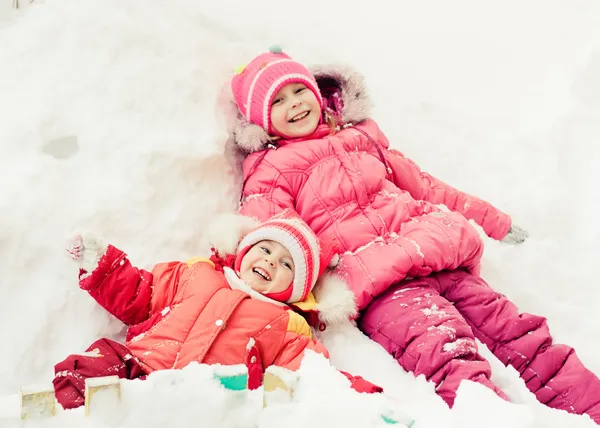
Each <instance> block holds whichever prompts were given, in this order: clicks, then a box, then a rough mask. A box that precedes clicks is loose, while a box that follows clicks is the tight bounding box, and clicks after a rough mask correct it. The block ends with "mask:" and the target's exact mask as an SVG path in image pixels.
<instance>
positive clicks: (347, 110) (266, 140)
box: [223, 65, 371, 155]
mask: <svg viewBox="0 0 600 428" xmlns="http://www.w3.org/2000/svg"><path fill="white" fill-rule="evenodd" d="M310 71H311V72H312V74H313V76H314V77H315V79H316V81H317V84H318V85H319V89H320V91H321V94H322V96H323V99H324V103H325V105H327V106H328V107H329V108H331V109H333V110H334V114H335V116H336V117H337V118H338V122H340V123H339V124H340V125H342V126H343V125H347V124H350V123H352V124H356V123H359V122H362V121H363V120H365V119H367V118H368V117H369V114H370V109H371V100H370V98H369V95H368V93H367V88H366V85H365V81H364V78H363V76H362V75H361V74H360V73H358V72H357V71H355V70H353V69H351V68H349V67H347V66H341V65H338V66H324V65H323V66H315V67H311V68H310ZM336 93H337V94H339V95H340V97H341V100H342V103H336V102H335V100H334V99H333V96H334V94H336ZM223 97H224V98H225V99H226V106H225V109H226V111H225V115H226V118H225V120H226V121H227V126H228V132H229V134H230V135H231V136H232V138H233V142H234V143H235V144H236V145H237V147H238V148H239V150H240V151H242V152H243V153H244V154H246V155H248V154H250V153H253V152H257V151H260V150H264V149H266V148H267V147H268V145H269V144H270V143H272V142H273V141H272V140H271V137H270V136H269V135H268V134H267V132H266V131H265V130H264V129H263V128H261V127H260V126H258V125H254V124H252V123H250V122H248V120H247V119H246V118H245V117H244V116H242V114H241V113H240V112H239V110H238V108H237V105H236V103H235V100H234V97H233V93H232V92H231V87H230V85H229V84H227V85H226V88H225V93H224V94H223ZM338 110H340V111H338Z"/></svg>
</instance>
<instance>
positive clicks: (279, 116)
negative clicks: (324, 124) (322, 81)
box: [271, 83, 321, 138]
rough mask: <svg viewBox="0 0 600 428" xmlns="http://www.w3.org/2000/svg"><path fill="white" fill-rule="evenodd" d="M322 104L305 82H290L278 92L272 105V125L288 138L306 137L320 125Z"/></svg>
mask: <svg viewBox="0 0 600 428" xmlns="http://www.w3.org/2000/svg"><path fill="white" fill-rule="evenodd" d="M320 118H321V106H320V105H319V101H318V100H317V97H316V96H315V94H314V93H313V91H311V90H310V89H308V88H307V87H306V86H305V85H304V84H303V83H290V84H288V85H285V86H284V87H283V88H281V89H280V90H279V92H277V94H276V95H275V98H273V104H272V105H271V126H272V127H273V129H274V130H275V131H277V133H278V134H279V135H283V136H285V137H287V138H299V137H306V136H307V135H310V134H312V133H313V132H315V129H317V126H318V125H319V120H320Z"/></svg>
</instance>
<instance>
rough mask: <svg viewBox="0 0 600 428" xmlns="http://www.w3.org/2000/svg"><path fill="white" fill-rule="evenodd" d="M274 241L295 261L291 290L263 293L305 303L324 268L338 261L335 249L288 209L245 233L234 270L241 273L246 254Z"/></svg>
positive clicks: (276, 298) (275, 297)
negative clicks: (259, 243) (257, 245)
mask: <svg viewBox="0 0 600 428" xmlns="http://www.w3.org/2000/svg"><path fill="white" fill-rule="evenodd" d="M265 240H269V241H275V242H278V243H279V244H281V245H283V246H284V247H285V248H286V249H287V250H288V251H289V252H290V254H291V256H292V259H293V261H294V267H295V270H294V280H293V282H292V284H291V285H290V287H289V288H288V289H286V290H284V291H282V292H279V293H270V294H266V296H267V297H270V298H271V299H274V300H278V301H280V302H286V303H295V302H302V301H304V300H306V298H307V297H308V294H309V293H310V292H311V291H312V289H313V287H314V286H315V284H316V283H317V279H318V278H319V277H320V276H321V274H322V273H323V272H324V271H325V269H326V268H327V267H332V266H333V265H335V263H336V262H337V256H335V247H334V246H333V245H324V243H323V242H322V241H321V240H320V239H319V238H318V237H317V235H315V233H314V232H313V231H312V230H311V229H310V227H309V226H308V225H307V224H306V223H305V222H304V221H303V220H302V219H301V218H300V217H298V215H297V214H296V213H294V212H293V211H291V210H285V211H283V212H282V213H280V214H278V215H276V216H274V217H272V218H271V219H269V220H267V221H266V222H264V223H262V224H261V225H260V226H258V227H257V228H256V229H254V230H253V231H252V232H250V233H248V234H247V235H246V236H245V237H244V238H243V239H242V240H241V241H240V243H239V245H238V249H237V254H236V259H235V266H234V268H235V270H236V272H239V271H240V267H241V265H242V259H243V258H244V256H245V255H246V253H247V252H248V251H249V250H250V249H251V248H252V247H253V246H254V245H255V244H256V243H258V242H260V241H265Z"/></svg>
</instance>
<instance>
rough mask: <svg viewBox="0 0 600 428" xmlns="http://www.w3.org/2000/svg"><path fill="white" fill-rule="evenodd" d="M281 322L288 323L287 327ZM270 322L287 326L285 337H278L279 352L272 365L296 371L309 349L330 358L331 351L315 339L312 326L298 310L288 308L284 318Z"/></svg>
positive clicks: (274, 324)
mask: <svg viewBox="0 0 600 428" xmlns="http://www.w3.org/2000/svg"><path fill="white" fill-rule="evenodd" d="M280 323H284V324H286V325H285V327H284V326H283V325H282V324H280ZM270 324H271V325H273V326H277V325H281V326H282V327H284V328H285V330H284V331H285V333H284V335H283V339H278V342H279V341H280V342H279V343H280V344H279V347H278V348H277V354H276V355H275V358H274V359H273V361H272V363H271V364H272V365H276V366H280V367H285V368H286V369H288V370H292V371H296V370H298V369H299V368H300V363H301V362H302V359H303V358H304V353H305V351H306V350H307V349H310V350H311V351H314V352H317V353H319V354H323V355H324V356H325V358H329V353H328V352H327V349H326V348H325V346H323V345H322V344H321V343H320V342H318V341H316V340H314V339H313V337H312V331H311V329H310V326H309V325H308V323H307V322H306V320H305V319H304V318H303V317H302V316H301V315H299V314H297V313H296V312H294V311H292V310H288V311H286V313H285V315H283V317H282V318H279V319H278V320H276V321H273V322H272V323H270ZM279 337H281V336H279ZM263 345H267V346H268V345H269V344H268V343H265V344H263ZM271 346H272V344H271Z"/></svg>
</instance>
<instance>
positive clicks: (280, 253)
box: [240, 241, 294, 294]
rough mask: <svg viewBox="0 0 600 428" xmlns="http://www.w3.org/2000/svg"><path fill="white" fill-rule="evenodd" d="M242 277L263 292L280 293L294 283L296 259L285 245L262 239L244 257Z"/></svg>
mask: <svg viewBox="0 0 600 428" xmlns="http://www.w3.org/2000/svg"><path fill="white" fill-rule="evenodd" d="M240 278H242V279H243V280H244V282H246V284H248V286H250V288H252V289H253V290H254V291H257V292H259V293H261V294H268V293H279V292H281V291H285V290H287V289H288V287H289V286H290V285H292V282H293V280H294V261H293V260H292V256H291V254H290V252H289V251H288V250H287V249H286V248H285V247H284V246H283V245H281V244H279V243H277V242H275V241H260V242H258V243H257V244H254V246H253V247H252V248H250V250H249V251H248V252H247V253H246V255H245V256H244V258H243V259H242V264H241V266H240Z"/></svg>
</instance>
